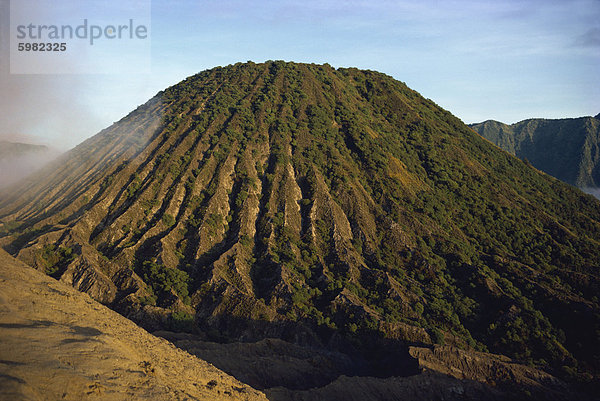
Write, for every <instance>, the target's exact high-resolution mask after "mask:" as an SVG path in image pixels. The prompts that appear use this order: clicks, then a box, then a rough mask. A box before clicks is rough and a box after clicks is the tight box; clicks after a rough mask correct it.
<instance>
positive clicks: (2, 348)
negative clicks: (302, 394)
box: [0, 249, 266, 400]
mask: <svg viewBox="0 0 600 401" xmlns="http://www.w3.org/2000/svg"><path fill="white" fill-rule="evenodd" d="M58 399H63V400H81V399H86V400H143V399H149V400H150V399H151V400H265V399H266V398H265V396H264V395H263V394H262V393H260V392H258V391H256V390H254V389H253V388H251V387H249V386H247V385H245V384H243V383H240V382H239V381H237V380H236V379H234V378H233V377H231V376H229V375H227V374H225V373H223V372H222V371H220V370H218V369H217V368H215V367H214V366H212V365H210V364H209V363H207V362H205V361H203V360H200V359H198V358H196V357H194V356H191V355H190V354H188V353H187V352H185V351H182V350H180V349H177V348H175V347H174V346H173V345H172V344H171V343H169V342H167V341H166V340H164V339H160V338H157V337H154V336H152V335H150V334H149V333H148V332H146V331H144V330H143V329H141V328H140V327H138V326H136V325H135V324H134V323H132V322H131V321H129V320H127V319H125V318H124V317H122V316H120V315H119V314H117V313H116V312H113V311H111V310H110V309H108V308H106V307H104V306H102V305H100V304H99V303H97V302H96V301H94V300H92V299H91V298H90V297H89V296H88V295H87V294H83V293H80V292H78V291H76V290H74V289H73V288H71V287H69V286H67V285H65V284H63V283H61V282H58V281H56V280H53V279H52V278H50V277H47V276H46V275H44V274H42V273H40V272H38V271H36V270H34V269H32V268H30V267H28V266H26V265H24V264H23V263H21V262H19V261H17V260H15V259H14V258H12V257H11V256H10V255H8V254H7V253H6V252H5V251H3V250H1V249H0V400H58Z"/></svg>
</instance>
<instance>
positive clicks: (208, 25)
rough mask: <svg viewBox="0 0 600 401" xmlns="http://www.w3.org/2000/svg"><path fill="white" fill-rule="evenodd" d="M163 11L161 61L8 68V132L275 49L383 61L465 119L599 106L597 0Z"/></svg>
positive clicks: (103, 109)
mask: <svg viewBox="0 0 600 401" xmlns="http://www.w3.org/2000/svg"><path fill="white" fill-rule="evenodd" d="M0 1H3V2H4V3H2V4H3V7H2V10H3V18H2V28H3V29H2V31H3V36H4V38H6V25H7V18H6V16H5V14H6V8H7V4H8V3H7V2H6V0H0ZM15 1H16V0H15ZM151 15H152V25H151V40H152V42H151V48H152V56H151V73H148V74H104V75H102V74H99V75H46V76H44V75H41V76H25V75H23V76H15V75H9V74H8V73H7V72H6V70H5V68H3V70H2V71H1V72H2V75H0V85H1V87H2V89H3V91H4V92H6V93H11V94H14V95H15V96H13V97H11V101H10V102H7V101H6V100H5V101H3V102H2V103H0V105H1V107H2V110H1V111H2V113H1V114H2V115H3V117H2V116H0V137H1V136H2V135H3V134H4V135H6V134H11V135H13V136H15V135H22V136H25V137H30V138H32V139H33V140H41V141H45V142H47V143H54V144H55V145H58V146H61V147H69V146H73V145H76V144H77V143H79V142H81V141H82V140H83V139H85V138H87V137H89V136H91V135H93V134H95V133H96V132H98V131H99V130H100V129H102V128H104V127H106V126H108V125H109V124H111V123H112V122H113V121H116V120H118V119H119V118H121V117H122V116H124V115H125V114H127V113H128V112H129V111H131V110H132V109H133V108H135V107H136V106H137V105H139V104H141V103H143V102H145V101H146V100H147V99H148V98H150V97H151V96H153V95H154V94H155V93H156V92H157V91H159V90H161V89H164V88H165V87H166V86H168V85H172V84H175V83H177V82H179V81H180V80H182V79H184V78H185V77H186V76H189V75H192V74H194V73H196V72H198V71H201V70H204V69H207V68H211V67H214V66H217V65H226V64H230V63H235V62H238V61H246V60H252V61H255V62H261V61H265V60H269V59H282V60H288V61H299V62H315V63H325V62H327V63H329V64H331V65H333V66H335V67H338V66H344V67H348V66H354V67H359V68H368V69H373V70H378V71H381V72H384V73H387V74H389V75H391V76H393V77H394V78H396V79H399V80H401V81H403V82H406V83H407V84H408V85H409V86H410V87H411V88H413V89H415V90H417V91H418V92H420V93H421V94H422V95H423V96H425V97H428V98H430V99H432V100H434V101H435V102H436V103H438V104H439V105H441V106H442V107H444V108H446V109H447V110H449V111H450V112H452V113H453V114H455V115H456V116H458V117H459V118H461V119H462V120H463V121H465V122H467V123H470V122H479V121H483V120H486V119H496V120H500V121H503V122H507V123H512V122H516V121H519V120H522V119H525V118H530V117H545V118H563V117H578V116H583V115H595V114H597V113H599V112H600V73H599V71H600V1H598V0H574V1H547V0H544V1H542V0H538V1H466V0H465V1H463V0H457V1H433V0H425V1H421V2H407V1H377V0H371V1H333V0H325V1H306V0H305V1H286V0H277V1H264V0H263V1H261V0H255V1H251V2H250V1H240V0H238V1H228V0H198V1H191V0H170V1H166V0H164V1H160V0H154V1H152V14H151ZM5 50H6V46H3V50H2V55H3V56H4V55H5ZM114 62H115V63H119V62H122V57H119V55H118V54H115V55H114ZM3 65H5V62H3ZM3 97H4V98H5V99H6V96H3ZM9 115H10V118H9V117H8V116H9Z"/></svg>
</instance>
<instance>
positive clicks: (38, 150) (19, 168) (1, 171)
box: [0, 140, 60, 188]
mask: <svg viewBox="0 0 600 401" xmlns="http://www.w3.org/2000/svg"><path fill="white" fill-rule="evenodd" d="M59 154H60V152H59V151H57V150H55V149H52V148H50V147H48V146H45V145H34V144H29V143H21V142H11V141H6V140H0V188H2V187H5V186H8V185H11V184H14V183H16V182H18V181H20V180H21V179H23V178H25V177H26V176H28V175H29V174H31V173H32V172H34V171H35V170H37V169H38V168H40V167H42V166H43V165H44V164H46V163H48V162H49V161H51V160H53V159H55V158H56V157H57V156H58V155H59Z"/></svg>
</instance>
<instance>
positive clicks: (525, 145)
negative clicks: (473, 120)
mask: <svg viewBox="0 0 600 401" xmlns="http://www.w3.org/2000/svg"><path fill="white" fill-rule="evenodd" d="M469 126H470V127H471V128H472V129H474V130H475V131H476V132H477V133H479V134H480V135H481V136H483V137H484V138H486V139H487V140H489V141H491V142H493V143H494V144H496V145H497V146H499V147H501V148H502V149H504V150H506V151H507V152H509V153H512V154H513V155H515V156H517V157H519V158H521V159H527V160H528V161H529V162H530V163H531V164H532V165H533V166H534V167H536V168H538V169H540V170H542V171H544V172H546V173H548V174H550V175H552V176H554V177H556V178H558V179H559V180H562V181H564V182H567V183H569V184H571V185H575V186H577V187H579V188H582V189H588V188H598V187H600V114H598V115H596V116H595V117H580V118H564V119H556V120H549V119H541V118H534V119H528V120H523V121H519V122H518V123H514V124H511V125H508V124H504V123H501V122H499V121H494V120H488V121H484V122H482V123H478V124H470V125H469Z"/></svg>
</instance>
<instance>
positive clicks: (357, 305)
mask: <svg viewBox="0 0 600 401" xmlns="http://www.w3.org/2000/svg"><path fill="white" fill-rule="evenodd" d="M158 99H160V106H157V105H156V104H157V103H156V98H155V99H153V101H151V102H149V104H148V105H146V106H142V107H141V108H140V109H138V110H136V111H135V112H134V113H132V115H130V116H128V117H127V118H125V119H124V120H122V121H121V122H119V123H117V124H116V125H115V126H113V127H111V128H110V129H109V130H108V131H107V133H101V134H99V135H98V136H97V137H96V138H92V140H90V141H91V142H89V145H86V144H84V145H82V146H81V147H80V148H79V150H78V149H76V150H75V151H76V153H77V152H80V153H79V154H80V155H85V152H86V151H88V148H86V146H89V149H94V152H98V150H97V147H95V143H96V142H97V143H98V144H100V145H98V147H100V148H101V149H105V147H103V146H104V145H102V144H103V143H104V142H103V141H108V140H107V139H106V138H107V137H108V135H109V134H111V133H112V132H118V130H119V129H120V125H125V124H127V123H128V122H129V121H132V120H134V119H138V120H140V121H142V122H141V123H140V124H144V122H143V121H146V120H145V119H148V118H150V117H148V116H150V115H153V114H156V113H157V112H158V111H160V113H161V116H162V118H161V121H160V123H159V124H158V125H157V126H152V127H153V128H152V129H150V128H145V129H143V130H142V129H141V128H140V131H143V135H144V137H145V138H147V144H146V145H145V146H141V147H140V150H139V152H137V153H135V154H132V155H127V157H125V156H121V154H119V155H117V156H115V157H113V158H112V159H110V160H111V161H110V162H109V163H108V164H102V165H101V169H100V168H98V170H94V169H95V168H96V165H94V166H91V167H90V169H91V170H90V169H88V171H87V175H86V177H92V178H91V179H89V181H87V182H86V185H85V186H84V187H83V188H82V187H81V186H77V187H75V186H72V187H71V188H69V189H67V190H65V191H64V193H62V194H61V197H62V198H61V199H63V200H65V201H64V202H63V203H60V202H58V201H57V199H56V198H55V196H56V195H55V193H48V194H47V195H42V196H41V197H40V198H35V199H36V202H35V204H34V203H30V204H26V205H22V204H19V201H18V200H10V199H9V200H7V201H4V202H0V218H2V219H3V220H5V221H12V220H24V224H25V225H21V226H20V227H25V226H26V225H27V224H30V225H34V226H35V227H42V226H44V227H45V226H49V227H50V226H54V227H55V229H56V230H59V231H60V232H64V235H63V236H62V237H61V238H62V240H61V241H63V242H64V243H65V246H67V245H69V244H70V243H72V242H74V243H78V242H85V243H87V244H90V245H92V247H93V248H94V249H96V250H98V251H101V252H102V253H103V254H104V255H106V256H107V257H108V259H109V260H110V261H111V263H113V264H112V265H111V266H110V267H106V266H104V267H102V269H104V270H103V271H105V272H106V270H107V269H113V270H111V271H108V272H107V273H108V274H107V276H110V277H121V276H120V275H119V274H117V272H119V271H121V270H119V269H124V270H123V271H124V272H126V274H129V275H132V274H135V275H137V276H139V277H141V278H142V280H143V281H144V282H145V283H146V284H147V286H148V287H147V288H146V289H143V288H142V289H139V288H137V287H131V284H129V283H130V281H128V280H123V279H121V278H119V280H117V279H115V284H116V285H117V287H118V289H119V291H121V292H122V293H123V294H131V293H136V294H138V296H139V297H138V298H135V297H127V298H126V301H127V302H130V305H129V307H131V308H135V307H137V306H136V302H137V301H136V299H138V300H142V299H143V300H144V302H145V303H153V304H154V303H155V304H156V305H158V306H160V307H163V308H167V309H169V308H170V309H177V308H179V307H180V304H179V303H178V302H177V299H178V298H179V299H180V300H181V301H185V302H184V303H190V304H191V306H192V307H194V308H195V309H196V311H197V312H198V315H199V316H201V317H203V318H202V319H196V322H198V324H201V325H205V326H209V327H208V328H211V325H214V326H217V325H218V327H219V330H220V332H221V335H226V336H229V337H230V338H235V337H236V335H241V333H242V332H243V330H246V329H247V327H244V328H240V329H239V330H238V328H236V327H235V325H231V324H230V325H227V324H224V323H223V324H221V323H222V322H223V321H224V320H226V319H228V318H229V319H231V320H232V321H234V322H237V324H238V325H241V324H242V323H241V322H242V321H251V322H252V321H253V322H268V323H271V324H276V323H278V322H296V323H298V324H302V325H304V326H305V327H310V328H312V330H313V331H314V332H315V333H317V335H319V336H321V337H322V338H323V341H324V342H325V341H326V338H327V337H328V336H331V333H332V332H337V333H340V334H341V335H342V337H344V338H346V339H347V340H348V341H350V342H351V343H353V344H355V345H356V344H358V347H360V346H361V342H362V344H363V345H364V346H366V345H365V344H367V341H366V340H365V338H372V337H370V336H379V337H382V338H389V339H398V340H401V341H408V342H413V343H428V342H431V341H432V340H433V341H434V342H438V343H442V342H445V343H453V344H456V345H458V346H462V347H469V346H471V347H474V348H477V349H480V350H489V351H492V352H497V353H504V354H507V355H509V356H511V357H515V358H518V359H521V360H523V361H527V362H530V363H536V364H539V365H541V366H544V367H547V368H552V369H554V371H555V372H559V373H560V374H562V375H563V376H564V377H567V376H574V375H579V377H580V378H583V379H586V378H588V377H591V376H589V375H594V374H597V373H598V372H599V371H600V353H599V350H600V305H599V302H598V298H597V294H598V293H599V290H600V286H599V283H600V281H599V271H598V269H599V268H600V264H599V259H598V255H600V203H599V202H598V201H597V200H595V199H594V198H592V197H590V196H582V195H581V193H580V192H579V191H577V190H575V189H573V188H571V187H569V186H568V185H565V184H563V183H561V182H559V181H558V180H555V179H552V178H551V177H548V176H546V175H543V174H540V173H539V172H537V171H536V170H535V169H533V168H531V167H530V166H529V165H527V164H526V163H523V162H522V161H521V160H519V159H517V158H515V157H513V156H511V155H509V154H507V153H505V152H502V151H500V150H498V149H497V148H496V147H495V146H493V145H492V144H490V143H489V142H488V141H486V140H484V139H483V138H481V137H480V136H478V135H476V134H475V133H474V132H473V131H472V130H471V129H469V128H468V127H467V126H465V125H464V124H463V123H462V122H461V121H460V120H458V119H457V118H456V117H454V116H452V115H451V114H450V113H448V112H447V111H444V110H442V109H441V108H439V107H438V106H437V105H435V104H434V103H433V102H432V101H430V100H427V99H424V98H423V97H421V96H420V95H419V94H418V93H417V92H415V91H413V90H411V89H409V88H408V87H406V85H404V84H403V83H401V82H398V81H396V80H394V79H392V78H391V77H389V76H386V75H384V74H381V73H377V72H372V71H361V70H357V69H352V68H350V69H337V70H336V69H333V68H331V67H330V66H328V65H307V64H294V63H284V62H279V61H276V62H268V63H265V64H253V63H247V64H236V65H232V66H228V67H224V68H221V67H219V68H215V69H212V70H208V71H204V72H201V73H199V74H197V75H194V76H192V77H190V78H188V79H186V80H184V81H183V82H181V83H179V84H177V85H175V86H173V87H171V88H168V89H167V90H165V91H164V92H161V93H160V94H159V95H158ZM157 110H158V111H157ZM136 121H137V120H136ZM140 136H142V134H141V133H140ZM114 149H115V148H114V147H113V150H111V151H112V152H116V151H117V150H114ZM107 152H109V151H108V150H107ZM80 157H81V156H80ZM107 159H109V158H108V157H107ZM113 160H114V161H113ZM98 165H100V164H98ZM90 171H91V172H90ZM75 174H78V173H68V174H67V175H64V176H56V177H53V178H51V179H50V178H49V179H47V180H46V181H47V182H50V184H52V182H53V181H52V180H53V179H54V180H56V183H57V184H56V185H58V183H61V182H64V181H67V182H77V180H78V179H79V178H78V176H75ZM86 179H87V178H86ZM34 190H36V189H35V188H34V189H24V190H23V191H24V195H27V196H28V197H31V196H33V195H31V193H32V191H34ZM28 191H29V192H28ZM84 196H85V197H86V198H85V199H86V201H85V202H83V201H82V199H83V197H84ZM66 200H68V202H66ZM57 202H58V204H60V205H61V206H60V207H56V206H55V205H56V204H57ZM50 203H52V205H53V208H52V209H50V210H48V209H44V208H43V205H45V204H50ZM28 222H29V223H28ZM59 223H60V225H59ZM61 230H62V231H61ZM47 231H49V230H47ZM36 233H37V234H36V235H37V239H38V242H37V243H39V244H43V243H44V241H50V235H53V236H54V237H52V238H55V236H56V234H55V233H46V231H42V232H36ZM12 235H13V237H12V239H10V240H5V241H6V242H5V243H7V244H8V247H9V249H11V251H13V252H14V253H16V252H18V251H19V250H23V249H26V250H29V251H32V252H35V249H36V246H38V245H36V244H34V243H33V242H30V240H31V236H32V234H31V233H29V234H28V233H23V232H21V231H20V229H17V230H16V231H14V230H13V232H12ZM23 235H27V240H28V241H23V239H22V238H21V236H23ZM45 236H47V237H45ZM45 238H47V239H45ZM11 244H12V247H13V248H10V246H11ZM26 254H27V253H26V252H25V253H23V255H26ZM124 265H125V266H124ZM127 269H131V270H127ZM133 272H135V273H133ZM123 274H125V273H123ZM136 291H137V292H136ZM144 291H145V292H144ZM148 294H150V296H149V295H148ZM142 297H145V298H142ZM188 297H189V299H188ZM117 299H118V300H119V301H120V302H121V303H120V304H119V307H120V308H123V302H125V301H122V300H121V298H117ZM139 302H141V301H139ZM180 317H181V316H180ZM208 317H210V318H208ZM179 320H184V321H185V322H186V323H185V325H184V326H186V327H189V326H190V325H191V324H192V323H191V322H193V319H191V318H190V317H187V316H186V318H185V319H178V321H179ZM218 322H221V323H218ZM214 326H212V327H214ZM249 326H250V327H255V326H252V325H251V324H250V325H249ZM256 327H259V326H256ZM407 327H408V328H407ZM265 335H266V334H265ZM269 335H271V336H272V335H274V334H273V331H272V330H271V331H270V332H269ZM282 335H283V334H282Z"/></svg>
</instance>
